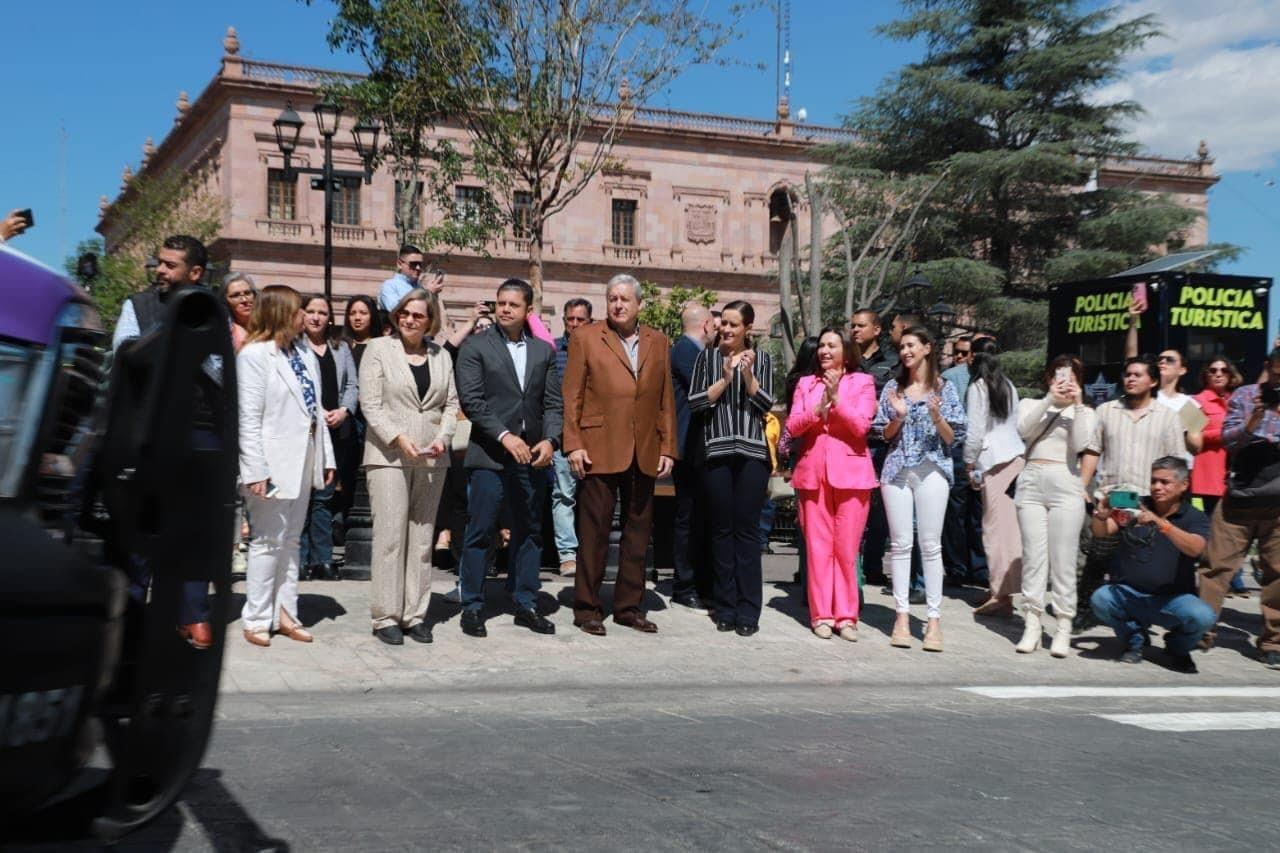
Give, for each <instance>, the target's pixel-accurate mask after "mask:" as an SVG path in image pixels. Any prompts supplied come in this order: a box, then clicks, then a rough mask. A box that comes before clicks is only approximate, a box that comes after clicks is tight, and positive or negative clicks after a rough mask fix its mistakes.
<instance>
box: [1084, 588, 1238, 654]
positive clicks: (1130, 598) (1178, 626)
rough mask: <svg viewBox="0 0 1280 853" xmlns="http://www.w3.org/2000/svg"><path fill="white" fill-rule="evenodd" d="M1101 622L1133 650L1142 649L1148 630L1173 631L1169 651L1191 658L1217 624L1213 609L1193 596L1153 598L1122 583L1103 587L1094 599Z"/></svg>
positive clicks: (1168, 641) (1190, 594)
mask: <svg viewBox="0 0 1280 853" xmlns="http://www.w3.org/2000/svg"><path fill="white" fill-rule="evenodd" d="M1090 604H1091V605H1092V606H1093V613H1094V615H1095V616H1097V617H1098V621H1100V622H1102V623H1103V624H1104V625H1109V626H1110V627H1111V628H1112V629H1113V630H1114V631H1115V632H1116V636H1117V637H1119V638H1120V641H1121V642H1122V643H1124V644H1125V647H1126V648H1129V649H1141V648H1142V646H1143V643H1145V642H1146V638H1147V629H1148V628H1150V627H1151V626H1152V625H1159V626H1160V627H1161V628H1165V629H1166V630H1168V631H1170V632H1171V633H1170V635H1169V637H1168V638H1167V640H1166V643H1167V646H1166V647H1167V648H1168V650H1169V651H1170V652H1172V653H1174V654H1187V653H1188V652H1190V651H1191V650H1192V649H1194V648H1195V647H1196V645H1197V644H1198V643H1199V642H1200V638H1201V637H1203V636H1204V634H1205V632H1206V631H1208V630H1209V629H1210V628H1212V627H1213V625H1214V623H1215V622H1216V621H1217V620H1216V618H1215V617H1214V614H1213V608H1212V607H1210V606H1209V605H1207V604H1205V603H1204V602H1203V601H1201V600H1200V597H1199V596H1197V595H1194V594H1192V593H1182V594H1181V595H1152V594H1151V593H1146V592H1138V591H1137V590H1136V589H1134V588H1133V587H1131V586H1126V585H1124V584H1122V583H1109V584H1103V585H1102V586H1100V587H1098V589H1097V591H1095V592H1094V593H1093V597H1092V598H1091V599H1090Z"/></svg>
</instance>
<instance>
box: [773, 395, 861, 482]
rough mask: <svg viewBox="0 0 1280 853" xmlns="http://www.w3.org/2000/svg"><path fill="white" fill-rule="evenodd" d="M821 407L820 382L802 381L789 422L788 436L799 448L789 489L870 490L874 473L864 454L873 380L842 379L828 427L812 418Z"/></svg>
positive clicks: (828, 416)
mask: <svg viewBox="0 0 1280 853" xmlns="http://www.w3.org/2000/svg"><path fill="white" fill-rule="evenodd" d="M821 402H822V379H821V378H819V377H817V376H802V377H801V378H800V384H798V385H797V386H796V394H795V399H794V400H792V401H791V413H790V414H789V415H788V416H787V432H789V433H791V436H792V441H793V442H796V443H798V444H799V446H800V447H801V448H802V449H801V451H800V460H799V462H797V463H796V469H795V472H794V473H793V474H792V475H791V485H792V486H793V487H795V488H797V489H816V488H818V487H819V486H821V485H822V483H823V481H825V482H826V483H828V484H829V485H831V486H833V487H834V488H837V489H874V488H875V487H876V485H877V484H876V469H875V466H874V465H872V464H871V453H870V452H869V451H868V450H867V431H868V430H869V429H870V428H871V419H872V418H874V417H875V414H876V384H875V380H873V379H872V378H871V377H870V376H868V375H867V374H865V373H846V374H845V375H844V377H843V378H842V379H841V380H840V399H839V401H838V402H837V403H836V405H835V407H834V408H833V409H832V410H831V411H830V412H829V413H828V414H827V420H826V423H823V421H822V419H821V418H820V417H818V416H817V415H816V414H815V413H814V412H815V410H816V409H817V408H818V404H819V403H821Z"/></svg>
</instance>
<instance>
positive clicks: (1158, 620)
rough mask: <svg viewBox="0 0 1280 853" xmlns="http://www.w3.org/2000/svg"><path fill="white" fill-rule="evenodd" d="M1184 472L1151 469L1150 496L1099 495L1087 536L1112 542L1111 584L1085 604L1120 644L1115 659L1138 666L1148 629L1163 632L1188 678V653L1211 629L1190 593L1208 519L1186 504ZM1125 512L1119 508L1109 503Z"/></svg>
mask: <svg viewBox="0 0 1280 853" xmlns="http://www.w3.org/2000/svg"><path fill="white" fill-rule="evenodd" d="M1189 477H1190V472H1189V471H1188V470H1187V463H1186V461H1185V460H1183V459H1182V458H1181V457H1178V456H1164V457H1161V458H1160V459H1157V460H1156V461H1155V462H1154V463H1153V464H1152V466H1151V496H1150V497H1149V498H1141V499H1138V498H1137V496H1136V494H1135V493H1134V492H1133V491H1130V490H1124V489H1116V490H1113V491H1111V492H1110V493H1108V494H1107V495H1104V496H1103V498H1102V499H1101V501H1100V502H1099V503H1098V506H1097V507H1096V508H1095V509H1094V512H1093V520H1092V527H1093V534H1094V536H1096V537H1113V538H1115V539H1116V540H1117V547H1116V550H1115V553H1114V554H1113V556H1112V559H1111V566H1110V574H1111V582H1110V583H1106V584H1103V585H1102V586H1101V587H1099V588H1098V589H1097V590H1096V591H1095V592H1094V593H1093V596H1092V597H1091V599H1090V604H1091V605H1092V607H1093V612H1094V614H1095V615H1096V616H1097V618H1098V620H1099V621H1100V622H1102V623H1103V624H1104V625H1108V626H1110V627H1111V628H1112V629H1113V630H1114V631H1115V632H1116V636H1117V637H1118V638H1119V639H1120V642H1121V645H1122V646H1123V648H1122V650H1121V653H1120V657H1119V659H1120V660H1121V661H1123V662H1124V663H1141V662H1142V649H1143V647H1144V646H1146V645H1147V642H1148V637H1147V632H1148V631H1149V630H1150V628H1151V626H1153V625H1158V626H1160V627H1161V628H1164V629H1165V630H1166V631H1167V633H1166V634H1165V649H1166V651H1168V653H1169V657H1170V666H1171V668H1173V669H1175V670H1177V671H1178V672H1185V673H1194V672H1196V665H1195V663H1194V662H1193V661H1192V660H1191V655H1190V652H1191V650H1192V649H1193V648H1195V647H1196V645H1197V644H1198V643H1199V642H1200V638H1201V637H1202V636H1203V635H1204V632H1205V631H1206V630H1207V629H1208V628H1209V627H1211V626H1212V625H1213V621H1214V614H1213V608H1211V607H1209V605H1207V604H1205V603H1204V602H1203V601H1201V600H1200V598H1199V597H1198V596H1197V595H1196V584H1195V572H1196V561H1197V560H1198V559H1199V557H1200V555H1201V554H1202V553H1204V550H1205V547H1206V544H1207V541H1208V537H1209V519H1208V518H1207V517H1206V516H1205V514H1204V513H1202V512H1201V511H1200V510H1198V509H1196V508H1194V507H1193V506H1191V503H1190V502H1189V501H1188V500H1187V486H1188V479H1189ZM1113 501H1114V502H1115V503H1116V504H1122V505H1124V506H1125V507H1126V508H1123V509H1119V508H1117V507H1116V506H1113V504H1112V502H1113Z"/></svg>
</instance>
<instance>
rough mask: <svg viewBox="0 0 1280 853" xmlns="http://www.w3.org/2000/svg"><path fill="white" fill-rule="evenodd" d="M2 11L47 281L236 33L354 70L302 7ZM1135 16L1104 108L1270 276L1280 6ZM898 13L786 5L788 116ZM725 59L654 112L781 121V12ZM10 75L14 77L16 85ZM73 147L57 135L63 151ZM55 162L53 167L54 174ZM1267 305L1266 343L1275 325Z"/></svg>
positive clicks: (835, 100)
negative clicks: (1188, 165) (777, 116)
mask: <svg viewBox="0 0 1280 853" xmlns="http://www.w3.org/2000/svg"><path fill="white" fill-rule="evenodd" d="M10 5H11V8H7V9H6V10H5V13H4V18H5V30H6V36H7V38H6V56H5V59H4V68H5V69H6V70H7V71H9V73H8V74H6V77H7V78H8V79H9V81H10V85H9V87H8V88H7V90H6V92H5V106H6V109H7V113H8V115H9V116H10V123H9V127H8V131H9V132H8V133H5V134H3V136H0V158H2V159H0V162H3V163H5V164H6V166H7V168H8V179H7V181H6V188H5V189H6V192H5V194H4V197H2V198H0V207H3V208H4V209H5V210H6V211H7V210H10V209H13V208H17V207H31V208H32V209H33V210H34V213H35V218H36V223H37V225H36V228H34V229H33V230H32V231H31V232H29V233H28V234H26V235H24V236H23V237H21V238H19V240H18V241H17V243H16V246H17V247H18V248H21V249H22V250H23V251H25V252H27V253H29V254H31V255H33V256H35V257H37V258H39V259H40V260H42V261H44V262H46V263H49V264H51V265H58V264H60V263H61V260H62V258H63V256H64V255H65V254H66V253H68V252H70V251H72V250H73V249H74V247H75V245H76V243H77V242H78V241H79V240H81V239H83V238H86V237H90V236H92V235H93V226H94V224H95V222H96V221H97V210H98V197H99V196H101V195H106V196H108V197H109V198H114V197H115V195H116V193H117V192H118V190H119V186H120V173H121V170H122V168H123V167H124V165H125V164H126V163H128V164H129V165H130V166H131V167H132V168H134V169H136V168H137V166H138V161H139V159H140V158H141V151H142V143H143V140H144V139H145V138H146V137H147V136H151V137H152V138H153V139H154V140H155V141H156V143H157V144H158V143H159V142H160V140H161V139H162V138H163V137H164V135H165V133H166V132H167V131H168V129H169V128H170V127H171V126H172V122H173V116H174V112H175V110H174V101H175V100H176V98H177V94H178V91H179V90H180V89H185V90H186V91H187V92H188V93H189V94H190V97H191V98H192V100H194V99H195V97H196V95H197V94H199V92H200V90H201V89H202V88H203V87H204V86H205V84H206V83H208V81H209V80H210V79H211V78H212V76H213V75H214V74H215V73H216V71H217V68H218V61H219V58H220V57H221V55H222V44H221V42H222V37H223V34H224V33H225V32H226V28H227V26H228V25H232V26H235V27H236V28H237V30H238V31H239V35H240V41H241V45H242V46H241V52H242V54H244V55H245V56H249V57H253V58H257V59H265V60H274V61H279V62H288V63H297V64H306V65H321V66H325V67H336V68H348V69H353V70H360V66H359V62H358V60H357V59H355V58H354V57H349V56H342V55H339V56H335V55H332V54H330V53H329V50H328V47H327V46H326V44H325V40H324V39H325V33H326V31H327V19H328V16H329V14H330V11H331V8H332V7H331V5H330V4H329V3H327V2H324V0H317V2H316V3H314V4H313V5H311V6H307V5H304V4H303V3H301V2H296V0H223V2H219V3H203V2H202V3H194V2H188V1H186V0H178V2H172V0H170V2H161V0H135V2H133V3H131V4H129V10H128V13H127V14H124V13H122V9H121V7H120V6H119V5H118V4H114V3H88V2H80V3H76V4H75V6H76V10H75V14H74V15H69V14H67V10H66V7H65V6H63V5H62V4H57V3H24V4H10ZM1232 7H1233V8H1232V10H1231V13H1230V14H1229V15H1227V14H1223V13H1222V12H1221V11H1218V10H1219V9H1221V6H1220V5H1219V4H1213V3H1210V4H1205V3H1202V2H1194V0H1132V2H1127V3H1125V9H1126V11H1129V12H1134V13H1145V12H1152V13H1155V14H1156V15H1158V16H1159V17H1160V19H1161V20H1162V21H1163V22H1164V25H1165V31H1166V33H1167V37H1166V38H1164V39H1162V40H1160V41H1158V42H1156V43H1153V44H1152V46H1151V47H1150V48H1149V49H1148V50H1147V51H1146V52H1145V53H1144V55H1143V56H1141V57H1137V58H1136V59H1135V61H1134V63H1133V65H1132V68H1131V69H1130V73H1129V74H1128V75H1127V76H1126V78H1125V80H1123V81H1121V82H1119V83H1117V84H1116V86H1115V87H1113V88H1114V93H1115V94H1116V95H1118V96H1122V97H1133V98H1136V99H1137V100H1139V101H1140V102H1141V103H1143V104H1144V105H1145V106H1146V107H1147V109H1148V115H1147V116H1146V117H1144V118H1143V119H1142V120H1141V121H1139V122H1138V123H1137V124H1136V125H1135V127H1134V129H1133V130H1134V134H1135V136H1136V137H1137V138H1138V139H1139V140H1140V141H1141V142H1143V143H1144V144H1146V145H1148V146H1150V147H1151V149H1152V150H1153V151H1154V152H1156V153H1161V154H1168V155H1180V154H1183V155H1189V154H1190V153H1191V152H1193V151H1194V150H1195V148H1196V145H1197V144H1198V142H1199V140H1200V139H1202V138H1203V139H1207V140H1208V142H1209V146H1210V149H1211V151H1212V152H1213V154H1214V155H1215V156H1217V157H1218V164H1219V169H1220V171H1221V172H1222V173H1223V179H1222V181H1221V182H1220V183H1219V184H1218V185H1217V186H1216V187H1215V188H1214V189H1213V190H1212V191H1211V194H1210V198H1211V202H1210V231H1211V233H1210V237H1211V239H1213V240H1215V241H1218V240H1221V241H1229V242H1233V243H1237V244H1240V245H1243V246H1246V247H1248V249H1249V251H1248V252H1247V253H1246V254H1245V255H1244V257H1243V258H1242V259H1241V260H1240V261H1238V262H1236V263H1235V264H1233V265H1232V267H1231V268H1230V269H1228V270H1226V271H1228V272H1239V273H1242V274H1249V275H1266V276H1274V275H1275V274H1276V273H1277V272H1278V271H1280V168H1277V155H1278V154H1280V86H1276V85H1275V84H1274V81H1275V80H1277V79H1280V0H1233V3H1232ZM897 9H898V7H897V4H896V3H895V2H890V0H860V1H859V2H856V3H850V2H847V0H794V2H793V11H792V20H791V29H792V33H791V47H792V56H793V82H792V98H791V101H792V109H793V110H796V109H798V108H800V107H804V108H805V109H806V110H807V112H808V120H809V121H810V122H816V123H822V124H833V123H837V122H838V120H839V116H841V115H842V114H844V113H846V112H848V111H849V109H850V107H851V105H852V103H853V102H854V101H855V100H856V99H857V98H858V97H860V96H863V95H867V94H870V93H871V92H872V91H874V89H875V88H876V86H877V85H878V83H879V82H880V81H881V80H882V79H883V78H884V77H885V76H886V75H887V74H889V73H891V72H892V71H893V70H894V69H895V68H897V67H899V66H900V65H901V64H902V63H904V62H907V61H910V60H911V59H913V58H914V57H915V56H916V53H915V52H914V50H913V49H912V48H910V47H904V46H903V45H899V44H896V43H892V42H887V41H884V40H882V39H879V38H877V37H876V36H875V35H874V34H873V33H872V29H873V27H874V26H875V25H876V24H878V23H882V22H884V21H887V20H890V19H892V18H893V17H894V16H895V15H896V13H897ZM746 29H747V31H746V35H745V37H744V39H743V40H742V41H741V42H739V43H738V44H736V45H735V46H734V48H733V51H732V52H733V54H734V55H735V56H737V57H739V58H741V59H742V60H743V61H744V63H745V64H743V65H738V66H731V67H728V68H706V69H695V70H694V71H692V72H690V73H688V74H686V75H685V76H684V77H682V78H681V79H680V80H679V81H677V83H676V84H675V85H674V86H673V87H672V88H671V90H670V91H669V92H666V93H664V94H663V95H662V96H660V97H658V98H656V99H654V101H653V104H654V105H655V106H670V107H675V108H680V109H689V110H698V111H705V112H721V113H727V114H733V115H744V116H755V117H762V118H767V117H769V116H771V115H772V113H773V106H774V95H775V92H774V74H773V70H772V67H770V68H769V69H768V70H764V71H761V70H756V69H755V68H752V67H749V65H751V64H755V63H760V62H763V63H767V64H769V65H770V66H772V63H773V58H774V48H775V30H774V24H773V14H772V12H771V11H768V10H761V11H759V12H757V13H756V14H755V15H754V16H753V17H752V18H751V19H750V20H749V21H748V26H747V28H746ZM15 71H16V74H15V73H14V72H15ZM64 132H65V136H64V135H63V134H64ZM60 162H61V163H62V164H63V166H62V167H61V168H60ZM1277 314H1280V311H1278V310H1277V306H1273V308H1272V322H1271V327H1272V328H1273V329H1274V328H1275V327H1276V316H1277Z"/></svg>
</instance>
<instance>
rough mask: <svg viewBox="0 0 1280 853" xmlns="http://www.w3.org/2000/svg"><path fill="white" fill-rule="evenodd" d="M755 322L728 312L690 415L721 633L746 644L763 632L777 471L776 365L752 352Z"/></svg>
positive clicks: (700, 368) (699, 370)
mask: <svg viewBox="0 0 1280 853" xmlns="http://www.w3.org/2000/svg"><path fill="white" fill-rule="evenodd" d="M754 320H755V310H754V309H753V308H752V307H751V305H750V304H749V303H747V302H743V301H741V300H737V301H734V302H730V303H729V304H728V305H726V306H725V307H724V310H723V311H722V312H721V314H720V344H719V346H717V347H708V348H707V349H705V350H703V351H702V352H701V353H699V354H698V359H697V361H695V362H694V365H693V376H692V378H691V379H690V381H689V411H690V412H692V413H693V414H694V416H695V417H697V418H699V419H700V423H701V425H702V436H703V446H704V447H705V453H706V455H705V459H706V469H705V477H706V489H707V501H708V504H709V506H708V516H709V520H710V527H711V547H712V562H713V565H714V566H715V587H714V588H715V598H716V605H715V613H716V629H717V630H720V631H736V632H737V633H738V636H740V637H750V636H751V635H753V634H755V633H756V632H757V631H758V630H760V608H761V606H762V604H763V601H762V599H763V597H764V583H763V579H762V577H761V571H760V511H761V510H762V509H763V508H764V499H765V489H766V487H767V486H768V484H769V469H770V464H769V445H768V444H767V443H766V441H765V437H764V417H765V415H766V414H767V413H768V412H769V410H770V409H772V408H773V362H772V360H771V359H770V358H769V354H768V353H766V352H759V353H758V352H756V351H755V350H753V349H751V346H750V341H751V338H750V335H751V324H752V322H753V321H754ZM693 428H694V426H693V423H692V422H691V425H690V429H693Z"/></svg>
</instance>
